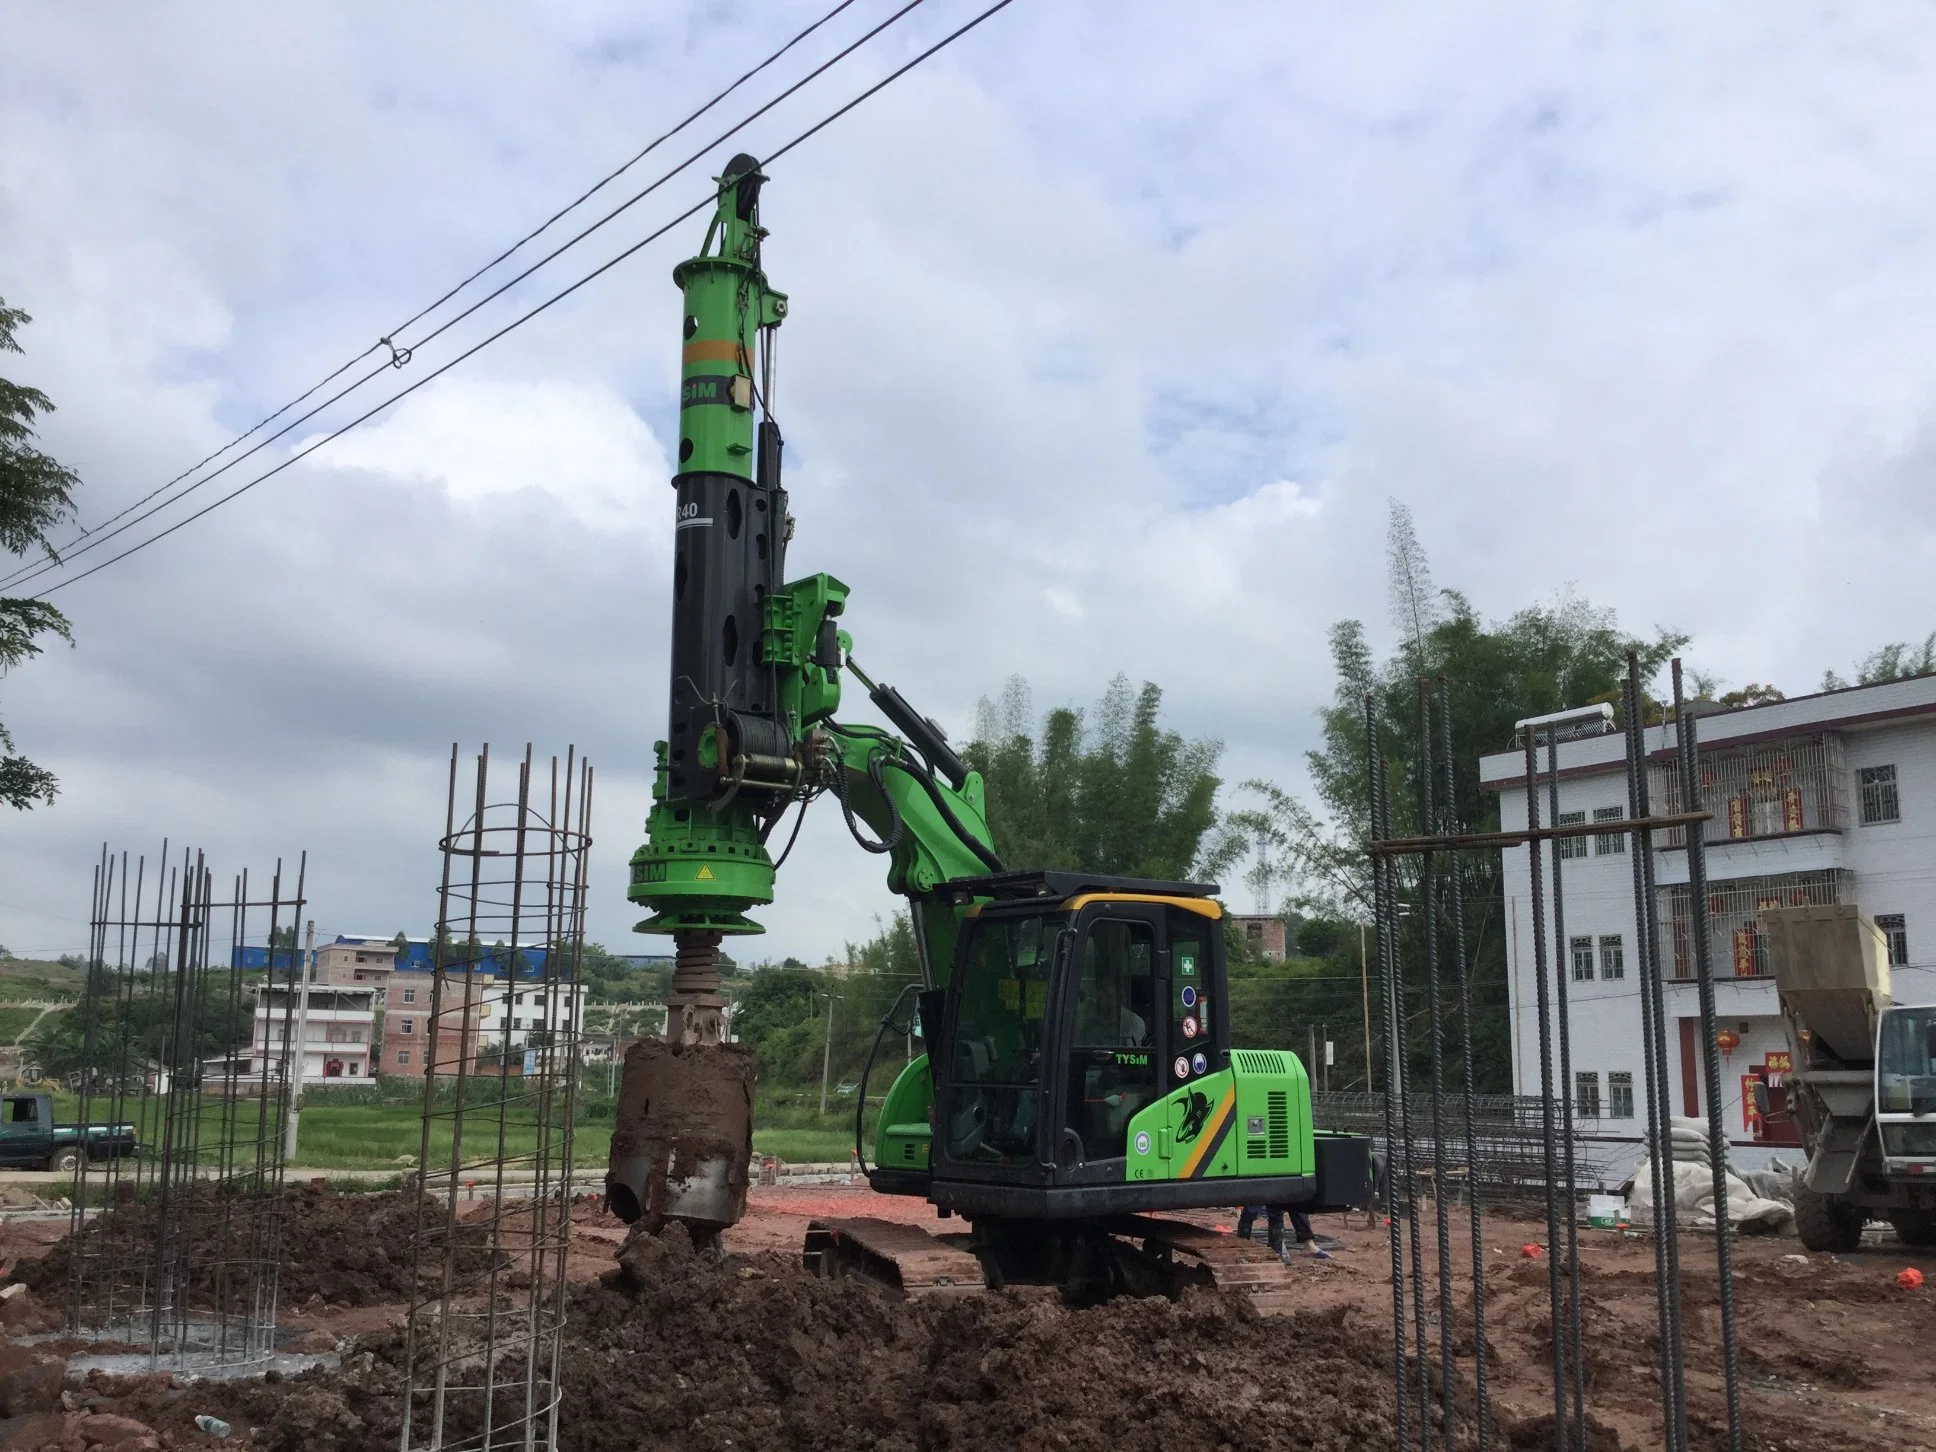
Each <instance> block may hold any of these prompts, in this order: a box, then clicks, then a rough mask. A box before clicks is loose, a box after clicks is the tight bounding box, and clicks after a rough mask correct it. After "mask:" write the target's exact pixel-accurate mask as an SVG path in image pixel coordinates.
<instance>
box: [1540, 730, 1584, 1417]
mask: <svg viewBox="0 0 1936 1452" xmlns="http://www.w3.org/2000/svg"><path fill="white" fill-rule="evenodd" d="M1546 789H1547V792H1548V805H1549V808H1550V810H1551V812H1552V816H1553V825H1554V826H1555V827H1557V826H1559V825H1560V745H1559V733H1558V732H1557V731H1555V730H1553V729H1551V728H1548V730H1547V732H1546ZM1569 840H1572V841H1577V842H1581V843H1585V842H1586V841H1587V840H1588V839H1586V838H1585V837H1577V838H1572V839H1568V838H1564V837H1555V838H1554V839H1553V1006H1554V1008H1555V1009H1556V1010H1557V1012H1558V1020H1557V1024H1556V1027H1557V1028H1558V1031H1559V1040H1560V1126H1561V1128H1562V1129H1563V1130H1564V1131H1565V1134H1566V1141H1565V1144H1564V1147H1563V1150H1562V1160H1561V1173H1562V1174H1563V1175H1564V1176H1565V1179H1566V1200H1565V1205H1566V1287H1567V1293H1566V1361H1567V1365H1568V1366H1569V1367H1571V1368H1572V1371H1573V1440H1574V1441H1575V1442H1576V1443H1578V1444H1579V1446H1581V1447H1582V1448H1584V1447H1585V1446H1586V1366H1585V1361H1586V1356H1585V1351H1584V1349H1583V1347H1582V1346H1581V1343H1580V1186H1579V1180H1578V1179H1577V1178H1576V1176H1575V1174H1574V1166H1573V1140H1574V1121H1575V1116H1576V1114H1577V1112H1578V1111H1577V1100H1576V1097H1575V1094H1574V1085H1573V1021H1572V1013H1571V1009H1570V1003H1571V999H1572V993H1571V990H1570V984H1569V982H1568V980H1569V979H1571V977H1572V976H1573V974H1572V964H1573V950H1572V944H1571V942H1570V941H1569V940H1568V939H1567V936H1566V889H1565V885H1564V884H1565V878H1564V876H1563V874H1562V869H1561V867H1560V862H1561V859H1563V858H1564V857H1565V856H1566V851H1567V847H1566V844H1567V842H1568V841H1569ZM1590 951H1591V949H1590V948H1589V952H1590ZM1589 961H1591V960H1589Z"/></svg>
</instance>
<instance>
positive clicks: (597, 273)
mask: <svg viewBox="0 0 1936 1452" xmlns="http://www.w3.org/2000/svg"><path fill="white" fill-rule="evenodd" d="M920 3H921V0H910V3H909V4H908V5H906V6H904V7H903V8H902V9H901V10H899V11H897V12H896V13H895V14H894V15H892V16H890V17H889V18H888V19H887V20H886V21H884V22H882V26H881V27H877V28H876V29H877V30H878V29H880V28H884V27H885V26H886V25H889V24H892V23H893V22H894V21H895V20H897V19H899V18H900V16H902V15H904V14H906V13H907V11H909V10H912V9H913V8H914V6H915V5H918V4H920ZM1012 4H1014V0H995V3H994V4H992V5H990V6H988V7H987V8H986V9H984V10H982V11H981V12H979V13H978V14H976V15H975V16H973V17H972V18H971V19H969V20H967V21H966V22H964V23H963V24H962V25H960V26H958V27H956V28H955V29H954V30H951V31H950V32H948V34H946V35H944V36H943V37H942V38H941V39H940V40H938V41H936V42H935V43H934V44H933V45H931V46H929V47H928V48H927V49H926V50H923V51H921V52H920V53H919V54H918V55H916V56H914V57H913V58H912V59H911V60H909V61H907V62H905V63H904V64H902V65H900V66H898V67H896V68H895V69H894V70H892V71H889V72H888V73H887V75H885V76H883V77H882V78H881V79H880V80H878V81H876V82H875V83H874V84H873V85H871V86H869V87H868V88H867V89H866V90H864V91H862V92H860V94H858V95H857V96H855V97H854V98H853V99H852V100H850V101H848V102H846V103H845V104H844V105H842V106H840V107H838V108H837V109H835V110H833V111H831V112H829V113H828V114H827V115H825V116H823V117H822V118H821V119H820V120H818V121H816V122H814V124H813V125H811V126H809V127H808V128H807V129H806V130H804V131H802V132H800V133H799V134H797V135H796V136H794V137H793V138H792V139H791V140H790V141H788V142H786V143H785V144H784V145H782V146H780V147H779V148H778V149H776V150H774V151H772V152H770V153H768V155H767V156H766V158H765V160H764V161H763V163H762V165H769V164H771V163H772V162H774V161H777V160H778V159H779V158H781V157H783V156H785V155H786V154H787V153H788V152H790V151H792V150H793V149H794V148H796V147H798V146H800V145H801V144H803V143H804V142H806V141H808V140H810V139H811V138H813V137H814V136H817V135H819V134H820V132H822V131H824V130H825V129H826V128H827V127H828V126H830V125H832V124H833V123H834V122H835V121H838V120H839V119H840V118H841V117H843V116H845V115H847V114H848V113H849V112H851V111H852V110H854V109H855V107H857V106H859V105H861V104H862V103H863V102H865V101H867V100H869V99H871V98H872V97H874V96H876V95H878V94H879V93H880V92H881V91H883V90H885V89H886V88H887V87H888V86H890V85H892V84H893V83H894V82H895V81H897V80H899V79H900V78H901V77H902V76H904V75H906V74H907V73H908V72H909V71H911V70H914V69H915V68H916V67H917V66H920V65H922V64H923V63H925V62H926V61H928V60H929V59H930V58H932V57H933V56H935V55H937V54H939V53H940V52H941V51H943V50H945V49H947V47H949V46H950V45H953V44H954V43H955V42H956V41H957V40H959V39H961V37H962V36H964V35H966V34H968V32H969V31H971V30H973V29H975V28H976V27H977V26H979V25H980V24H981V23H982V22H983V21H985V20H987V19H989V18H990V17H991V16H993V15H995V14H997V13H998V12H1000V11H1002V10H1006V9H1007V8H1008V7H1009V6H1010V5H1012ZM873 33H874V32H870V35H871V34H873ZM862 39H863V41H864V40H865V39H866V37H863V38H862ZM858 43H859V42H857V44H858ZM843 54H844V52H843ZM835 59H838V57H836V58H835ZM828 64H832V62H829V63H828ZM821 69H823V70H824V69H825V67H824V66H823V67H822V68H821ZM818 73H819V72H818V71H816V72H814V73H813V74H815V75H817V74H818ZM806 79H807V80H811V79H812V76H811V75H810V76H808V77H807V78H806ZM805 83H806V82H805V80H803V81H801V82H799V83H798V84H796V85H795V86H794V87H792V88H791V89H790V90H788V91H786V92H782V93H781V95H779V96H776V97H775V98H774V99H773V100H772V101H769V102H768V103H767V104H766V105H765V106H763V107H761V108H760V110H759V111H756V112H754V113H753V115H752V116H749V117H747V118H746V121H742V122H741V123H739V125H738V126H735V127H733V128H732V129H731V130H729V131H727V132H725V133H723V134H722V135H721V136H720V138H719V139H718V140H716V141H714V142H713V143H711V145H709V146H708V147H706V148H703V149H702V150H701V151H700V152H699V153H696V154H695V157H694V159H697V156H700V155H704V154H705V152H706V151H709V150H711V149H712V147H713V146H717V145H718V144H719V142H720V141H723V140H725V139H726V138H727V137H730V136H731V135H732V134H733V133H734V132H736V131H738V130H739V129H740V128H741V127H743V126H745V125H746V124H747V123H748V122H750V121H752V120H755V119H757V118H758V117H759V116H760V115H763V114H764V113H765V112H766V111H768V110H770V109H772V107H773V106H775V105H777V104H778V103H779V102H780V101H781V100H784V99H785V98H786V96H787V95H790V94H791V93H792V90H797V89H798V88H799V85H804V84H805ZM686 165H690V161H688V162H687V163H683V164H682V165H681V166H680V167H676V168H674V170H673V171H672V172H668V173H667V174H666V176H665V177H662V178H660V180H659V181H658V182H654V183H653V184H652V187H649V188H647V189H646V191H647V192H650V191H651V190H654V189H656V188H657V187H658V186H659V185H661V184H662V183H663V182H664V181H665V180H667V179H669V178H670V177H671V176H673V175H676V174H677V172H678V171H681V170H683V169H684V167H685V166H686ZM644 195H646V192H641V193H640V194H639V197H634V198H633V199H632V201H637V200H639V198H640V197H643V196H644ZM716 201H717V196H716V194H708V195H707V196H705V197H703V198H701V199H700V200H699V201H697V202H695V203H694V204H693V205H692V206H690V207H688V208H687V209H686V210H685V211H683V212H681V213H680V214H679V215H678V216H676V217H674V218H672V219H671V220H670V221H668V222H666V223H665V224H664V225H662V226H660V227H657V228H655V229H654V230H653V231H651V232H648V233H647V234H646V235H645V236H643V237H641V238H640V239H639V240H638V241H637V242H634V243H633V244H632V245H631V246H629V247H627V248H626V249H625V250H624V251H622V252H620V253H618V254H617V255H616V256H614V257H611V258H609V259H607V260H606V261H605V262H603V263H601V264H599V266H597V267H595V268H593V269H592V270H591V271H590V272H588V273H586V274H585V275H584V276H583V277H581V278H579V279H578V280H577V281H576V282H573V283H571V284H570V285H569V286H567V287H564V288H561V289H559V290H558V291H557V292H555V293H553V294H552V295H551V296H550V297H548V298H546V299H545V300H544V301H543V302H541V303H539V304H537V306H535V307H533V308H530V309H529V310H527V311H526V312H524V313H521V314H519V315H518V316H517V317H515V318H513V319H512V320H511V321H510V322H508V323H506V324H505V325H504V326H503V327H501V328H499V329H498V330H497V331H496V332H494V333H491V334H489V335H487V336H486V337H484V338H482V339H480V340H479V341H478V342H476V343H473V344H472V345H471V346H470V347H468V348H466V349H465V350H464V351H463V352H461V353H459V354H458V355H457V356H456V357H454V358H451V359H450V360H449V361H447V362H445V363H443V364H440V365H439V366H438V367H437V368H436V369H434V370H433V371H431V372H430V373H427V374H425V375H424V376H423V377H422V378H419V379H417V380H416V381H415V382H414V383H411V384H410V385H408V386H407V387H405V388H401V389H399V390H397V392H395V393H393V394H391V395H390V396H389V397H387V398H385V399H383V400H382V401H380V402H378V403H376V404H374V405H373V406H371V407H370V408H368V409H365V410H364V411H363V412H362V413H360V414H358V415H357V416H356V417H355V418H353V419H351V420H349V421H348V422H347V423H344V424H340V425H338V426H337V427H336V428H334V429H331V430H330V431H329V432H328V433H325V434H323V435H321V436H320V437H318V438H316V439H313V440H311V441H310V442H309V443H308V444H306V445H304V446H303V447H302V448H301V449H299V450H297V451H296V452H295V453H294V454H291V455H290V456H289V457H288V458H287V459H284V460H283V461H282V462H281V463H279V464H276V465H275V466H273V467H272V468H269V469H265V470H264V471H263V472H262V473H260V474H258V475H256V476H255V477H254V478H252V479H250V480H249V481H248V482H246V483H244V484H241V485H238V486H237V487H236V488H234V489H231V490H230V491H229V492H228V493H227V494H224V495H222V496H221V497H220V498H218V499H215V500H212V501H210V502H209V503H207V504H205V505H203V506H202V507H201V508H200V509H198V510H196V511H195V512H194V513H193V514H190V515H188V516H186V517H185V518H182V519H178V520H176V521H175V522H174V523H173V524H171V525H169V526H168V527H167V528H166V529H162V530H159V531H157V532H156V533H154V534H152V535H149V536H148V537H147V538H145V539H142V540H138V541H136V542H135V543H134V544H131V545H129V546H128V547H127V548H126V549H124V550H122V551H121V552H120V553H119V554H115V555H111V556H109V557H108V558H107V559H105V560H102V561H100V562H99V563H98V564H95V565H92V566H90V567H89V568H88V569H85V570H82V571H81V572H80V573H79V574H77V575H71V576H69V577H68V578H66V579H64V580H58V581H56V582H55V583H53V584H52V585H49V586H48V587H47V588H46V589H44V590H41V591H39V592H38V593H37V594H35V595H33V596H32V597H31V598H33V599H36V600H42V599H45V598H46V597H47V596H49V595H51V594H53V593H54V592H55V591H56V590H64V589H66V588H67V587H68V586H69V585H72V584H75V583H77V582H79V581H81V580H85V579H86V578H87V577H88V576H90V575H94V574H98V573H99V572H100V571H102V570H105V569H106V568H107V567H108V566H109V565H113V564H118V563H119V562H120V561H122V560H125V559H127V558H128V556H130V555H133V554H138V553H139V552H140V551H142V550H144V549H146V548H147V547H148V546H149V545H151V544H155V543H157V542H158V541H160V540H164V539H166V538H167V537H168V536H169V535H171V534H173V533H174V532H175V531H176V530H178V529H181V528H182V527H183V526H185V525H189V524H192V523H194V522H195V521H196V520H198V519H200V518H202V517H203V516H204V515H206V514H209V513H211V512H213V511H214V510H216V509H219V508H221V507H222V506H223V505H224V504H227V503H229V502H230V501H231V500H233V499H236V498H239V497H240V496H241V495H243V494H246V493H248V492H249V490H251V489H253V488H255V486H256V485H258V484H261V483H263V482H265V481H266V480H269V479H273V478H274V477H275V476H276V475H278V474H280V473H281V472H282V471H283V470H285V469H287V468H289V467H290V466H291V465H292V464H296V463H300V462H301V461H302V460H303V459H306V458H308V457H309V455H311V454H313V453H315V452H316V450H318V449H320V448H322V447H323V446H324V445H325V444H328V443H330V442H331V441H333V440H335V439H338V438H341V437H342V436H343V435H344V434H346V433H348V432H349V431H350V430H351V429H353V428H356V427H357V426H359V425H360V424H363V423H366V422H368V421H369V420H370V419H372V418H374V417H376V416H377V415H378V414H379V413H382V412H383V411H384V410H385V409H387V408H389V407H390V406H391V405H392V404H395V403H400V402H401V401H402V400H404V399H406V398H408V397H409V396H410V395H411V394H413V393H415V392H416V391H417V390H418V389H420V388H422V387H424V386H425V385H426V384H429V383H432V382H435V381H436V380H437V379H438V378H441V377H442V376H443V375H444V374H446V373H448V372H449V371H450V370H451V369H453V368H455V367H456V366H457V365H458V364H459V363H462V362H464V361H465V360H466V359H468V358H470V357H472V356H473V355H475V354H477V353H480V352H482V351H483V350H484V349H486V348H488V347H490V346H491V344H493V343H495V342H497V341H498V340H499V339H500V338H503V337H504V336H506V335H507V334H509V333H512V332H515V331H516V330H517V329H519V328H521V327H523V326H524V325H525V324H526V323H528V322H530V321H531V320H532V319H533V318H535V317H537V316H538V315H539V314H540V313H543V312H545V311H546V310H548V309H549V308H551V307H552V306H554V305H555V304H557V303H560V302H563V301H564V300H565V299H566V298H568V297H570V296H571V295H572V294H573V293H575V292H577V291H578V290H579V289H580V288H581V287H584V286H585V285H586V284H587V283H589V282H591V281H593V280H594V279H596V278H599V277H602V276H604V274H606V273H607V272H610V271H611V270H612V269H613V268H614V267H616V266H618V264H619V263H621V262H623V261H625V260H626V259H627V258H629V257H631V256H633V255H634V254H635V253H637V252H639V251H641V250H642V249H644V248H645V247H647V246H648V245H650V244H651V243H653V242H656V241H658V240H659V238H661V237H663V236H665V235H666V234H667V233H668V232H670V231H671V230H672V229H673V228H675V227H677V226H679V225H680V224H681V223H683V222H686V221H688V220H690V219H691V218H692V217H694V216H696V215H698V214H699V213H700V212H702V211H704V210H705V209H706V208H707V207H710V206H713V205H715V204H716ZM631 205H632V202H631V201H628V202H626V203H625V204H624V206H623V207H620V208H618V209H617V210H615V211H613V212H612V213H610V214H608V215H607V216H606V217H604V218H601V219H600V220H599V221H598V222H596V223H594V224H593V225H592V226H591V227H588V228H586V229H585V231H584V232H582V233H580V234H579V236H578V237H575V238H573V239H572V241H571V242H568V243H566V244H564V246H563V247H560V248H558V249H557V251H554V252H552V253H551V254H549V256H547V257H545V258H543V259H541V260H540V261H538V262H536V263H534V264H532V266H531V267H530V268H527V269H526V270H525V271H524V272H523V273H520V274H519V275H518V277H516V278H513V279H512V280H511V281H510V282H507V283H505V284H504V285H503V286H502V287H500V288H498V289H497V291H496V292H493V293H491V294H490V295H489V296H487V297H485V298H483V299H480V300H479V301H478V302H477V303H474V304H472V306H471V307H470V308H468V309H466V310H465V312H463V313H460V314H459V315H458V316H457V317H456V318H453V319H451V320H450V321H449V322H447V323H445V324H443V325H442V326H441V327H439V328H438V329H436V330H435V332H433V333H431V334H429V335H428V337H427V338H426V339H425V340H424V341H426V342H427V341H429V338H434V337H436V336H437V334H439V333H441V332H443V331H444V330H445V329H446V328H449V327H450V326H452V325H454V324H455V323H457V322H459V321H461V320H462V319H463V318H465V317H468V316H469V315H470V314H471V313H472V312H475V311H476V310H477V309H478V308H479V307H482V306H483V305H484V304H485V303H487V302H489V301H490V300H491V299H492V298H494V297H496V296H498V294H499V293H502V292H503V291H504V289H505V288H508V287H511V286H513V285H515V284H516V283H517V282H518V281H519V280H521V279H522V278H524V277H528V276H530V274H531V273H532V272H535V271H536V270H537V269H538V268H540V267H542V266H544V265H545V263H546V262H549V261H550V260H551V258H553V257H556V256H557V255H558V253H559V252H562V251H564V250H565V249H566V248H567V247H570V246H573V245H576V243H577V242H578V241H579V240H582V238H583V237H585V236H588V235H589V234H590V233H591V232H593V231H595V230H596V229H597V228H598V227H601V226H603V225H604V224H605V222H607V221H610V220H611V218H612V217H615V216H617V215H618V212H620V211H623V210H624V209H625V207H629V206H631ZM418 346H421V343H420V344H418ZM383 366H384V367H388V366H389V365H388V364H387V363H386V364H384V365H383ZM376 371H377V372H381V371H382V370H381V368H379V369H378V370H376ZM370 376H374V374H372V375H370ZM361 381H363V382H367V381H368V379H367V377H366V378H365V379H364V380H361ZM355 386H360V384H359V385H352V387H355ZM350 391H351V389H345V390H343V393H339V394H338V395H337V397H338V398H340V397H342V396H343V395H344V394H347V393H348V392H350ZM331 401H332V402H333V401H334V400H333V399H332V400H331ZM327 406H328V405H327V404H322V405H318V408H323V407H327ZM315 411H316V410H312V411H311V413H312V414H313V413H314V412H315ZM308 416H309V415H305V417H308ZM297 422H301V420H297ZM295 426H296V424H295V423H291V424H290V425H288V426H287V427H285V428H284V429H282V430H279V431H278V432H277V434H275V435H272V436H271V438H270V439H265V440H263V442H262V444H258V445H257V446H256V447H257V448H261V447H263V446H264V445H266V444H268V443H270V442H272V441H273V439H274V438H279V437H281V435H282V434H284V433H287V432H288V431H289V429H290V428H294V427H295ZM250 452H251V453H253V452H255V450H254V449H252V450H250ZM243 457H246V456H243ZM240 461H241V460H240V458H238V459H236V460H232V461H231V463H239V462H240ZM227 467H229V466H227V465H225V466H224V469H226V468H227ZM219 472H221V471H218V473H219ZM214 477H216V476H215V475H213V474H212V475H210V476H209V479H204V480H201V481H198V483H197V484H196V485H195V486H192V487H200V484H203V483H207V482H209V480H210V479H213V478H214ZM186 493H187V491H184V495H185V494H186ZM177 497H178V498H180V497H182V496H177ZM169 502H170V503H172V502H174V501H169ZM152 512H153V511H150V513H152ZM144 517H146V516H144ZM138 522H139V521H138V520H134V521H130V522H129V523H130V524H134V523H138ZM127 527H128V526H127V525H124V526H122V528H124V529H125V528H127ZM116 532H117V533H118V532H119V531H116Z"/></svg>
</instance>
